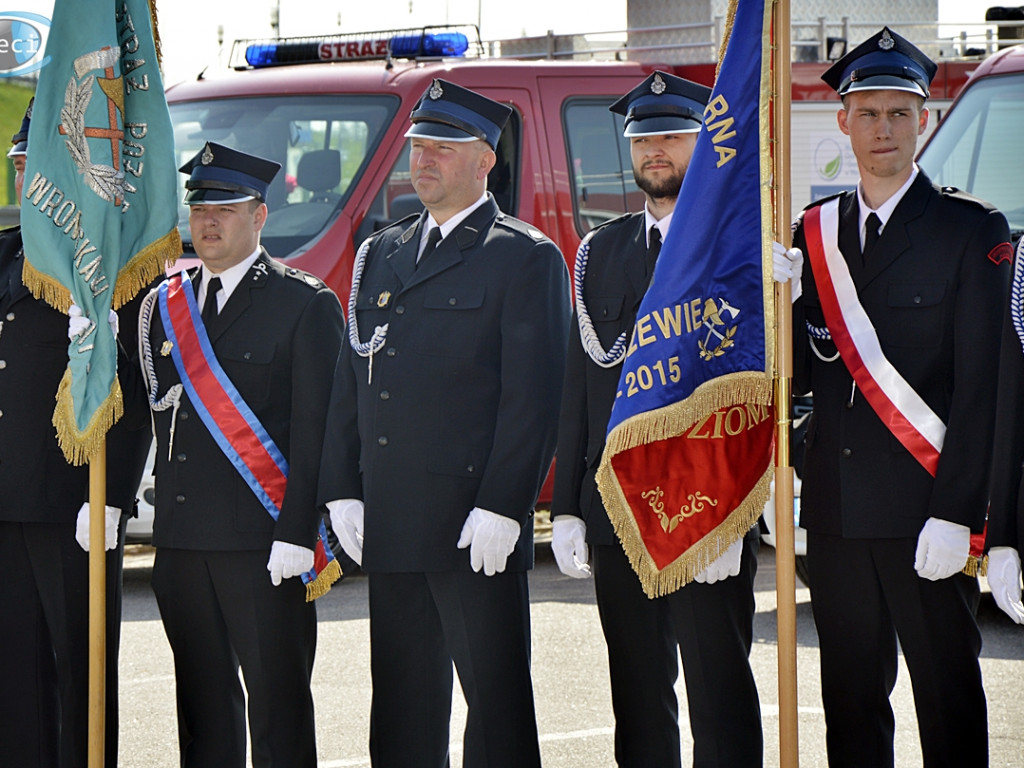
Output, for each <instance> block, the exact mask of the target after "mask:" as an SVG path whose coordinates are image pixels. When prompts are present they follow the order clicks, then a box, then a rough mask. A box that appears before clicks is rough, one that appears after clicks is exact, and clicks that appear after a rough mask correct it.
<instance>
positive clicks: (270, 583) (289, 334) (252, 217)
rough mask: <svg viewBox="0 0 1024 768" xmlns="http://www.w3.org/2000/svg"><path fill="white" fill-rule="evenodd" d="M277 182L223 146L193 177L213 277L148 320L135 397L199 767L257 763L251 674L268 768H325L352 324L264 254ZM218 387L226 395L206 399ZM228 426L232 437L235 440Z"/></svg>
mask: <svg viewBox="0 0 1024 768" xmlns="http://www.w3.org/2000/svg"><path fill="white" fill-rule="evenodd" d="M279 169H280V165H279V164H278V163H276V162H274V161H272V160H267V159H264V158H260V157H255V156H253V155H249V154H246V153H244V152H240V151H238V150H235V149H232V148H229V147H225V146H222V145H220V144H215V143H213V142H208V143H206V144H205V145H204V146H203V148H202V149H201V150H200V151H199V152H198V153H196V155H195V156H194V157H193V158H192V159H191V160H189V162H187V163H186V164H185V165H183V166H182V167H181V169H180V170H181V172H182V173H185V174H188V180H187V181H186V182H185V188H186V190H187V191H186V195H185V203H186V205H188V206H189V229H190V231H191V235H192V244H193V246H194V248H195V252H196V254H197V255H198V256H199V259H200V260H201V261H202V265H201V267H199V268H198V269H196V270H194V271H192V272H191V273H187V274H186V275H185V276H184V277H183V276H182V275H175V276H173V277H171V278H169V279H168V280H166V281H164V283H163V284H162V285H161V286H160V287H159V288H157V289H156V290H154V291H153V292H151V293H150V294H149V295H148V296H147V297H146V299H145V304H144V308H143V318H144V319H145V323H144V327H143V331H142V347H143V348H142V353H141V354H142V358H143V360H144V362H145V363H146V365H144V366H143V372H144V377H145V379H146V389H147V390H148V398H147V393H146V392H141V393H140V392H138V391H136V392H135V396H136V397H142V398H147V400H146V401H145V402H147V403H148V405H149V406H150V407H151V408H152V411H153V425H154V430H155V434H156V453H155V456H156V459H155V474H156V504H155V519H154V522H153V545H154V546H155V547H156V550H157V554H156V561H155V563H154V566H153V591H154V593H155V595H156V598H157V603H158V605H159V607H160V617H161V619H162V621H163V625H164V630H165V632H166V633H167V639H168V641H169V643H170V646H171V650H172V651H173V653H174V671H175V682H176V686H177V703H178V727H179V746H180V750H181V765H182V766H186V767H187V766H207V765H236V766H238V765H242V764H243V763H244V762H245V755H246V696H245V695H244V694H243V691H242V686H241V683H240V682H239V679H238V669H239V667H241V670H242V674H243V675H244V678H245V694H247V696H248V705H247V706H248V724H249V732H250V734H251V744H252V762H253V765H265V766H276V767H278V768H315V766H316V764H317V755H316V736H315V726H314V719H313V698H312V694H311V692H310V676H311V674H312V670H313V660H314V655H315V651H316V610H315V608H314V605H313V603H312V602H307V600H308V599H309V596H310V593H309V591H308V590H307V587H306V586H305V585H303V583H302V581H301V579H300V577H301V576H302V575H303V574H305V573H306V572H308V571H309V570H310V569H311V568H312V567H313V565H314V550H315V548H316V541H317V536H318V527H319V525H320V520H321V515H320V512H319V511H318V509H317V507H316V477H317V472H318V471H319V466H320V451H321V446H322V442H323V433H324V422H325V419H326V415H327V403H328V400H329V397H330V388H331V378H332V376H333V372H334V362H335V360H336V359H337V354H338V350H339V348H340V344H341V335H342V328H343V326H344V320H343V316H342V312H341V305H340V304H339V302H338V299H337V297H336V296H335V295H334V293H332V292H331V291H330V289H328V288H327V287H326V286H325V285H324V284H323V283H322V282H321V281H320V280H319V279H317V278H316V277H314V276H312V275H310V274H307V273H305V272H301V271H299V270H297V269H293V268H289V267H286V266H285V265H284V264H282V263H281V262H279V261H276V260H275V259H273V258H271V256H270V254H269V253H267V251H266V249H264V248H263V247H261V245H260V232H261V230H262V228H263V225H264V223H265V222H266V220H267V216H268V211H267V205H266V198H267V189H268V187H269V185H270V183H271V181H272V180H273V179H274V176H275V175H276V174H277V172H278V170H279ZM196 285H198V288H197V289H196V288H194V286H196ZM204 339H205V340H206V342H207V343H204V341H203V340H204ZM215 376H216V377H218V379H219V380H220V381H221V382H222V383H224V382H226V384H224V387H223V388H212V389H211V388H209V387H204V386H203V383H204V381H209V380H210V379H211V378H213V377H215ZM238 403H241V405H240V406H237V405H236V404H238ZM229 415H230V416H231V417H232V418H235V419H236V421H234V422H232V423H234V424H235V427H234V428H228V427H229V426H230V425H228V426H222V425H223V424H225V422H224V419H226V418H228V417H229ZM239 424H244V428H242V429H239V428H238V425H239ZM254 456H267V457H268V458H269V459H272V460H273V461H272V465H273V466H271V464H270V463H268V462H264V463H262V464H261V463H259V462H256V463H253V461H254V459H253V457H254ZM243 473H245V474H243ZM282 474H283V475H284V480H286V484H284V486H283V488H282V487H281V485H280V483H281V482H283V481H281V480H280V478H281V475H282ZM275 488H277V489H278V491H276V492H275V490H274V489H275ZM322 578H323V577H322ZM335 578H336V576H335ZM328 586H329V582H328ZM313 594H314V595H315V593H313Z"/></svg>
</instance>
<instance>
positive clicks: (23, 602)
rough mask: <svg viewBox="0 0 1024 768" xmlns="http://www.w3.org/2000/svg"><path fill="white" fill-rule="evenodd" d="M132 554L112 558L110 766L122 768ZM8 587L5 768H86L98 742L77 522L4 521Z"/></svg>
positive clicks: (2, 717) (2, 571)
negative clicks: (122, 671) (125, 614)
mask: <svg viewBox="0 0 1024 768" xmlns="http://www.w3.org/2000/svg"><path fill="white" fill-rule="evenodd" d="M123 532H124V526H123V524H122V526H121V533H122V534H123ZM122 538H123V536H119V540H120V539H122ZM123 552H124V548H123V545H120V546H118V548H117V549H114V550H111V551H110V552H108V553H107V555H106V566H107V598H106V599H107V619H106V709H105V712H106V715H105V728H104V734H105V736H104V738H105V750H106V751H105V765H106V766H107V767H108V768H114V766H116V765H117V728H118V719H117V710H118V701H117V650H118V644H119V640H120V631H121V563H122V554H123ZM0 584H3V588H2V589H0V616H2V617H3V621H4V627H3V629H2V630H0V680H2V681H3V691H4V693H3V695H0V764H3V765H11V766H46V768H51V767H53V766H59V768H84V766H85V765H86V763H87V761H88V736H89V555H88V553H86V552H84V551H82V548H81V547H79V546H78V543H77V542H76V541H75V524H74V523H73V522H71V523H10V522H0Z"/></svg>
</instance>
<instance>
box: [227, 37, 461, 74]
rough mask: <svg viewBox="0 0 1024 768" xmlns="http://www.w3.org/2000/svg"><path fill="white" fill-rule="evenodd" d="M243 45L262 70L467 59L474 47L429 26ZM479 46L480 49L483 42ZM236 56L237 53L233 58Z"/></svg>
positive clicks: (246, 54) (240, 43) (252, 62)
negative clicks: (341, 63) (389, 60)
mask: <svg viewBox="0 0 1024 768" xmlns="http://www.w3.org/2000/svg"><path fill="white" fill-rule="evenodd" d="M474 29H475V28H474ZM478 39H479V35H478ZM243 45H244V57H245V64H246V65H247V66H249V67H254V68H259V67H272V66H280V65H283V64H311V63H317V62H329V61H368V60H373V59H378V60H380V59H386V58H388V57H389V56H391V57H394V58H398V59H417V58H441V57H451V56H465V55H466V54H467V52H468V51H469V50H470V48H471V41H470V39H469V36H468V35H467V34H465V33H463V32H461V31H455V30H454V29H453V28H452V27H426V28H423V29H404V30H391V31H383V32H365V33H360V34H346V35H327V36H324V37H293V38H278V39H267V40H245V41H243V40H239V41H236V43H235V51H238V49H239V48H240V47H241V46H243ZM477 47H478V48H479V47H480V46H479V42H477ZM234 56H235V52H234V51H233V52H232V59H234Z"/></svg>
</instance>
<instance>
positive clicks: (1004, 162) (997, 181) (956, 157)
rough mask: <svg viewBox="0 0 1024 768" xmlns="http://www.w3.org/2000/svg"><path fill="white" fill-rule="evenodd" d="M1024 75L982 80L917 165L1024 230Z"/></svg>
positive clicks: (942, 126)
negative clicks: (1022, 129)
mask: <svg viewBox="0 0 1024 768" xmlns="http://www.w3.org/2000/svg"><path fill="white" fill-rule="evenodd" d="M1021 125H1024V73H1018V74H1014V75H1007V76H1000V77H990V78H985V79H983V80H979V81H978V82H977V83H976V84H975V85H972V86H970V87H969V88H968V89H967V90H966V91H964V95H963V97H962V98H961V99H960V101H958V102H957V104H956V106H955V107H954V108H953V109H951V110H950V111H949V112H948V113H947V114H946V117H945V119H944V120H943V121H942V123H941V124H940V125H939V126H938V127H937V128H936V129H935V133H934V135H933V136H932V139H931V142H930V143H929V144H928V146H927V147H925V149H924V151H923V152H922V153H921V156H920V157H919V158H918V164H919V165H920V166H921V168H923V169H924V171H925V173H927V174H928V176H929V177H931V180H932V181H934V182H935V183H936V184H939V185H941V186H953V187H959V188H960V189H962V190H964V191H965V192H969V193H970V194H972V195H974V196H975V197H980V198H982V199H983V200H987V201H988V202H990V203H992V205H994V206H995V207H996V208H998V209H999V210H1000V211H1002V212H1003V214H1004V215H1005V216H1006V218H1007V220H1008V221H1009V223H1010V231H1011V232H1014V233H1015V236H1016V237H1019V236H1020V234H1021V232H1022V231H1024V184H1022V183H1021V169H1024V141H1021V133H1020V126H1021Z"/></svg>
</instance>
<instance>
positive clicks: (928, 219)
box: [793, 173, 1010, 538]
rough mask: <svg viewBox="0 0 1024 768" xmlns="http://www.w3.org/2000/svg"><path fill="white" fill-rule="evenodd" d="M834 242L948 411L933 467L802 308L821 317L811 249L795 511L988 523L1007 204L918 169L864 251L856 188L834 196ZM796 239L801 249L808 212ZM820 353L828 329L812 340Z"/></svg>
mask: <svg viewBox="0 0 1024 768" xmlns="http://www.w3.org/2000/svg"><path fill="white" fill-rule="evenodd" d="M839 215H840V222H839V247H840V250H841V251H842V253H843V256H844V258H845V259H846V262H847V264H848V265H849V267H850V272H851V276H852V278H853V281H854V284H855V285H856V288H857V294H858V296H859V298H860V302H861V304H862V305H863V306H864V309H865V310H866V312H867V314H868V316H869V318H870V319H871V322H872V324H873V325H874V327H875V330H876V332H877V334H878V339H879V342H880V343H881V347H882V351H883V352H884V354H885V355H886V357H887V358H888V360H889V361H890V362H891V363H892V364H893V366H895V368H896V370H897V371H898V372H899V373H900V375H902V377H903V378H904V379H905V380H906V381H907V382H908V383H909V384H910V386H911V387H913V389H914V390H915V391H916V392H917V393H918V394H919V395H920V396H921V397H922V398H923V399H924V401H925V402H926V403H927V404H928V405H929V407H930V408H931V410H932V411H933V412H934V413H935V414H936V415H937V416H938V417H939V418H940V419H941V420H942V421H943V422H944V423H945V424H946V435H945V441H944V444H943V447H942V453H941V457H940V459H939V464H938V470H937V473H936V476H935V477H934V478H932V476H931V475H930V474H929V473H928V472H927V471H926V470H925V469H924V468H923V467H922V466H921V465H920V464H919V463H918V462H917V460H916V459H915V458H914V457H913V456H912V455H911V454H910V453H909V452H908V451H907V450H906V448H904V447H903V445H902V444H901V443H900V442H899V441H898V440H897V439H896V438H895V437H894V436H893V435H892V433H891V432H890V431H889V429H887V428H886V425H885V424H884V423H883V422H882V420H881V419H880V418H879V417H878V416H877V415H875V412H874V411H873V410H872V408H871V406H870V405H869V404H868V402H867V401H866V400H865V398H864V396H863V394H862V393H861V392H860V391H856V392H854V391H852V383H853V380H852V377H851V376H850V373H849V372H848V370H847V368H846V366H845V364H844V363H843V361H842V360H841V359H837V360H835V361H834V362H824V361H823V360H821V359H820V358H819V357H818V356H817V355H815V354H814V353H813V351H812V350H811V348H810V345H809V342H808V334H807V331H806V326H805V322H804V321H805V320H806V321H809V322H810V323H811V324H812V325H814V326H816V327H819V328H820V327H824V326H825V320H824V316H823V314H822V309H821V302H820V300H819V298H818V292H817V290H816V287H815V283H814V278H813V276H812V272H811V266H810V260H809V259H805V261H804V271H803V278H802V284H803V296H802V297H801V298H800V299H799V300H798V301H797V302H796V304H795V305H794V313H793V314H794V318H793V322H794V339H795V340H794V361H793V362H794V389H795V390H796V391H797V392H798V393H800V392H804V393H807V392H813V396H814V412H813V416H812V418H811V422H810V426H809V428H808V432H807V455H806V461H805V465H804V473H803V478H802V479H803V487H802V490H801V515H800V521H801V525H803V526H804V527H805V528H807V529H808V530H810V531H816V532H818V533H823V534H830V535H841V536H844V537H848V538H898V537H917V535H918V533H919V532H920V530H921V528H922V527H923V525H924V523H925V521H926V520H927V519H928V518H929V517H936V518H940V519H943V520H949V521H951V522H954V523H960V524H962V525H966V526H968V527H969V528H970V529H971V530H972V531H975V532H980V531H981V529H982V526H983V524H984V520H985V512H986V508H987V506H988V492H989V472H990V468H991V459H992V437H993V427H994V423H995V394H996V375H997V374H996V369H997V365H998V356H999V338H1000V329H1001V323H1002V313H1003V308H1004V306H1005V299H1006V290H1007V285H1008V279H1009V273H1010V265H1009V259H1008V258H1007V257H1008V256H1009V246H1008V245H1006V243H1007V240H1008V235H1009V233H1008V230H1007V225H1006V219H1005V218H1004V217H1003V215H1002V214H1001V213H999V212H998V211H996V210H995V209H994V208H992V207H991V206H989V205H988V204H986V203H983V202H982V201H979V200H977V199H975V198H973V197H970V196H969V195H966V194H964V193H961V192H959V191H956V190H954V189H951V188H939V187H936V186H934V185H933V184H932V182H931V181H930V180H929V179H928V178H927V177H926V176H925V175H924V173H919V174H918V176H917V178H916V179H915V180H914V182H913V184H912V185H911V186H910V188H909V189H908V190H907V192H906V194H905V195H904V197H903V198H902V200H900V202H899V203H898V204H897V206H896V208H895V210H894V211H893V214H892V216H891V218H890V219H889V221H888V223H887V224H886V226H885V229H884V230H883V231H882V233H881V237H880V238H879V240H878V242H877V244H876V246H875V249H874V251H873V252H872V253H871V254H870V255H869V260H868V264H867V265H866V266H864V265H862V261H861V256H860V239H859V230H858V222H859V219H858V202H857V195H856V192H846V193H843V195H842V196H841V197H840V198H839ZM794 245H796V247H798V248H801V249H803V250H804V252H805V253H806V243H805V241H804V236H803V231H802V224H801V227H800V228H798V230H797V232H796V235H795V238H794ZM816 344H817V347H818V350H819V352H821V354H822V356H823V357H828V356H830V355H831V354H832V353H834V352H835V347H834V346H833V344H832V343H831V342H830V341H818V342H816Z"/></svg>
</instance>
